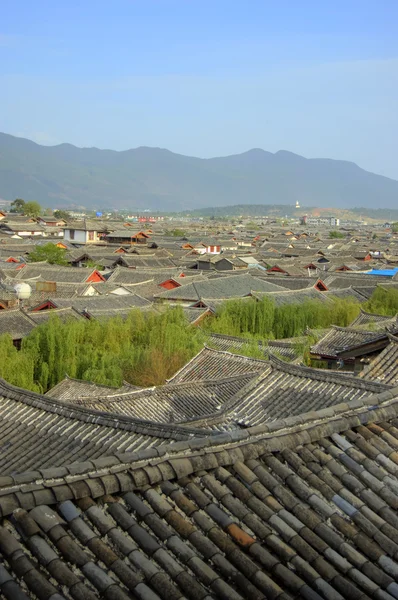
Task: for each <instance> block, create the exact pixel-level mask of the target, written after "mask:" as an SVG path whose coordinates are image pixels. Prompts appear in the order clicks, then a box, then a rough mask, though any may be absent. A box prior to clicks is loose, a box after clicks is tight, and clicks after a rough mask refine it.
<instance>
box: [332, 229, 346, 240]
mask: <svg viewBox="0 0 398 600" xmlns="http://www.w3.org/2000/svg"><path fill="white" fill-rule="evenodd" d="M329 237H330V238H332V239H342V238H345V234H344V233H343V232H342V231H337V229H334V230H333V231H330V232H329Z"/></svg>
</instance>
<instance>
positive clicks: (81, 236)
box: [62, 220, 107, 244]
mask: <svg viewBox="0 0 398 600" xmlns="http://www.w3.org/2000/svg"><path fill="white" fill-rule="evenodd" d="M62 229H63V232H64V240H65V242H73V243H75V244H76V243H78V244H95V243H98V242H101V241H103V240H104V237H105V235H106V233H107V231H106V227H105V225H104V224H102V223H100V222H95V221H86V220H85V221H80V222H76V223H69V224H67V225H65V226H64V227H63V228H62Z"/></svg>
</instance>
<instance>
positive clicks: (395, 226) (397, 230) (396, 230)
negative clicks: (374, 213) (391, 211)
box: [391, 221, 398, 233]
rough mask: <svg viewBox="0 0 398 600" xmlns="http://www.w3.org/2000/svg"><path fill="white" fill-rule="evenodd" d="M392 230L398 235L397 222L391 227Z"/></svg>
mask: <svg viewBox="0 0 398 600" xmlns="http://www.w3.org/2000/svg"><path fill="white" fill-rule="evenodd" d="M391 230H392V231H393V232H394V233H398V221H396V222H395V223H392V225H391Z"/></svg>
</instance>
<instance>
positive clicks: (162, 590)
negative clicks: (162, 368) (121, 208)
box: [0, 231, 398, 600]
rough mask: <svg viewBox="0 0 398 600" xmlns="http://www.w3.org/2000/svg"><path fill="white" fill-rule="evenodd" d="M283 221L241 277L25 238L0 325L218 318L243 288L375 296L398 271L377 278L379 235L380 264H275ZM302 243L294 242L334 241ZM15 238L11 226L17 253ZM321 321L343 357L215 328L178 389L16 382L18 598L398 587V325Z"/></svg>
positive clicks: (203, 599) (6, 503) (12, 416)
mask: <svg viewBox="0 0 398 600" xmlns="http://www.w3.org/2000/svg"><path fill="white" fill-rule="evenodd" d="M271 235H272V239H270V240H268V241H267V240H265V239H263V238H261V239H260V240H253V241H252V244H253V245H252V246H250V252H248V251H247V248H246V250H245V252H244V253H243V252H242V253H241V252H236V253H235V257H231V261H233V260H235V259H236V258H237V257H238V256H240V257H241V258H244V257H248V258H251V259H253V258H254V260H255V261H257V264H258V265H260V266H255V267H253V266H248V265H249V264H253V263H250V260H249V261H248V262H247V263H246V266H245V267H242V266H237V265H235V266H234V268H231V269H227V270H226V271H222V270H221V269H220V270H218V269H217V268H215V265H216V264H217V261H214V256H210V255H209V254H208V253H207V252H206V253H205V254H203V255H198V254H195V253H192V250H191V251H188V252H187V253H185V254H182V252H181V253H180V254H179V253H178V252H176V255H175V256H174V255H173V253H172V252H171V251H170V254H169V248H167V253H168V254H169V256H164V257H163V258H167V260H172V261H173V262H177V263H178V265H174V266H173V267H172V268H171V267H170V266H168V267H167V268H164V267H163V266H162V267H158V266H153V267H148V266H145V267H140V266H139V265H134V264H127V263H126V264H122V263H120V261H119V262H118V263H117V264H116V266H113V267H112V266H109V265H108V266H106V268H105V269H104V270H100V269H94V268H93V269H91V268H84V267H81V268H74V267H72V266H70V267H57V266H50V265H47V264H43V263H40V264H32V263H29V259H28V257H29V248H28V247H29V246H31V245H33V244H30V243H27V241H24V243H23V244H21V245H19V246H18V247H19V248H21V249H22V248H24V251H22V250H20V252H19V253H16V252H13V253H12V256H14V255H15V254H16V256H15V258H16V259H17V261H16V262H6V261H7V259H5V260H4V261H3V263H1V264H0V273H1V278H2V284H1V286H0V305H3V308H2V309H1V310H0V333H3V332H4V331H9V332H13V337H14V340H15V341H16V342H17V341H18V340H19V339H21V337H23V336H24V335H27V334H28V333H29V331H31V330H32V328H33V327H35V326H36V325H37V324H38V323H40V322H43V320H45V319H47V318H48V316H49V314H54V313H57V314H59V315H60V316H62V318H64V317H65V318H67V316H68V317H69V318H70V317H71V315H73V318H78V319H84V318H101V317H103V316H109V315H112V314H121V315H123V314H127V311H129V310H131V307H133V306H136V307H139V308H140V309H142V310H162V307H163V306H164V304H167V305H168V304H176V303H180V304H182V306H183V307H184V311H185V313H186V316H187V322H189V323H191V325H198V324H200V320H201V319H202V318H205V315H206V314H209V313H212V312H216V311H217V309H218V307H219V306H220V304H221V303H222V302H223V301H224V300H225V299H226V298H241V299H244V298H248V297H254V298H257V299H261V298H262V297H263V296H264V295H269V296H270V297H272V298H274V299H275V302H276V303H286V302H293V300H290V298H294V302H295V303H297V302H298V301H300V298H303V299H305V298H308V297H310V298H312V297H314V298H322V301H323V302H331V298H332V297H334V296H336V297H354V298H356V299H357V301H358V302H364V301H365V300H366V299H368V298H369V297H370V295H371V293H372V292H373V291H374V289H375V288H376V286H387V288H388V287H394V286H395V285H397V284H396V283H394V279H393V277H389V278H387V279H386V277H385V276H380V277H378V276H375V275H372V274H370V273H368V272H367V271H369V270H370V269H372V267H373V266H375V265H376V266H378V265H385V264H386V261H387V260H389V259H388V258H386V256H390V257H391V256H393V253H392V252H391V253H390V254H388V255H387V254H385V248H384V247H383V248H384V250H382V246H378V248H379V250H371V246H370V240H371V239H372V237H371V236H368V237H369V252H371V251H372V252H376V251H380V252H381V255H380V258H375V257H372V258H371V259H366V260H365V259H359V258H357V261H358V263H357V264H359V267H358V268H355V269H347V270H342V271H337V270H333V268H332V267H329V269H327V268H325V269H323V268H322V267H319V266H318V265H322V264H323V265H335V264H336V262H338V260H334V259H335V257H336V255H337V256H338V252H339V249H338V246H335V247H334V252H335V254H333V248H329V249H327V248H324V251H322V252H321V253H319V250H317V249H316V247H315V246H314V248H311V247H310V248H305V249H306V250H311V251H312V255H311V258H310V257H309V255H306V257H305V261H304V262H307V263H308V264H309V263H310V262H311V263H316V265H317V266H316V268H315V270H314V269H310V268H309V267H308V266H307V267H306V268H307V270H308V269H309V270H310V276H308V275H307V277H304V276H302V274H300V275H299V274H296V275H295V274H293V273H290V274H289V273H288V272H285V273H281V271H277V270H275V269H273V266H274V265H270V258H269V257H268V256H267V257H266V258H265V257H264V254H266V253H267V251H266V250H264V248H267V246H266V245H264V244H269V247H273V246H274V247H276V248H274V250H269V252H268V253H271V252H272V253H275V251H276V252H277V253H278V256H276V255H275V258H276V260H275V264H277V263H278V264H279V263H280V264H282V265H283V264H285V265H286V264H287V262H286V258H285V257H283V256H281V254H282V252H281V248H278V246H277V240H278V239H280V238H281V237H282V235H284V233H283V232H282V231H279V232H278V231H274V232H270V233H269V237H271ZM154 237H156V236H154ZM160 237H161V236H158V238H159V239H158V241H160ZM242 237H244V236H242ZM295 237H298V240H291V239H290V238H289V236H286V238H287V239H285V244H286V245H285V248H286V246H291V248H290V250H292V249H293V248H294V243H296V244H297V242H299V243H298V244H297V247H298V249H301V250H304V248H302V247H301V246H303V245H304V244H305V245H306V246H311V244H315V242H314V240H311V239H309V238H308V237H307V238H305V242H303V241H301V242H300V239H301V240H302V239H303V238H300V236H295ZM310 237H311V236H310ZM314 238H315V236H314ZM364 238H365V235H364ZM325 239H326V238H325ZM272 240H274V243H272ZM158 241H157V242H156V244H157V245H158V248H149V247H148V242H146V243H145V244H143V246H142V249H141V248H139V249H138V250H137V248H136V247H133V246H131V247H130V246H129V247H123V251H120V246H118V247H117V248H116V247H114V248H113V247H112V246H111V245H109V246H107V248H106V250H107V253H109V254H113V255H115V256H116V259H117V257H119V258H120V257H122V258H123V259H125V260H126V259H127V258H128V257H132V261H131V262H132V263H133V261H134V257H138V258H141V257H148V256H150V253H149V250H151V251H153V256H156V252H159V251H162V252H163V253H164V254H165V253H166V247H164V248H162V246H161V244H158ZM213 241H215V242H216V241H217V239H215V240H213ZM328 241H329V240H328ZM366 241H367V238H366V239H363V240H362V241H357V242H355V243H356V244H358V245H359V247H362V245H365V244H366ZM180 242H183V243H185V241H182V240H179V241H178V242H176V246H178V245H179V243H180ZM14 243H15V244H19V243H20V241H17V242H11V243H8V242H7V243H4V244H3V243H2V242H1V240H0V253H1V254H0V257H1V258H4V256H5V255H6V254H7V251H8V249H9V248H10V247H11V246H12V245H13V244H14ZM54 243H55V242H54ZM351 243H352V242H351V241H350V240H345V242H344V245H347V244H351ZM372 243H373V241H372ZM137 245H138V244H137ZM215 245H216V244H213V248H214V246H215ZM323 245H325V244H323ZM4 247H6V252H4V253H3V249H4ZM93 248H94V246H93ZM392 248H393V241H391V240H389V250H392ZM76 250H78V251H79V252H80V251H81V250H82V249H76V248H75V249H73V248H71V247H68V249H67V252H68V254H69V255H70V256H71V255H73V253H75V251H76ZM179 250H181V248H179ZM184 250H187V249H186V248H185V249H184ZM141 251H142V254H140V252H141ZM343 251H344V252H346V251H347V250H346V249H343ZM84 252H86V253H87V256H89V255H90V252H91V247H90V249H87V248H84ZM188 253H189V254H190V256H189V260H186V258H187V254H188ZM93 254H95V252H94V253H93ZM90 256H91V255H90ZM104 256H105V255H104ZM176 256H179V258H178V260H177V259H176ZM218 256H219V258H220V257H223V256H224V252H223V253H221V254H220V255H218ZM125 257H126V258H125ZM317 257H319V258H321V257H323V258H322V260H324V259H326V261H328V262H323V263H318V262H317V261H316V258H317ZM241 258H239V260H241ZM296 258H298V257H296ZM332 258H333V260H332ZM202 259H203V260H207V261H208V263H209V264H210V267H209V268H199V267H198V263H199V262H200V260H202ZM90 260H91V259H90ZM157 260H160V257H158V259H157ZM183 260H184V261H185V260H186V262H181V261H183ZM361 260H363V264H365V262H366V263H370V269H369V268H367V269H366V270H365V269H362V268H361V266H362V263H361V262H360V261H361ZM83 262H84V261H83ZM243 262H244V261H243ZM263 262H264V265H262V264H260V263H263ZM344 262H347V261H344ZM295 264H296V265H298V264H300V265H301V258H300V259H299V260H297V261H295ZM4 265H8V266H4ZM71 265H72V263H71ZM189 265H191V266H192V265H196V267H194V268H191V266H189ZM261 266H264V268H260V267H261ZM3 267H4V268H3ZM297 268H300V269H301V268H302V267H301V266H299V267H297ZM331 268H332V270H330V269H331ZM286 271H288V268H286ZM321 271H323V272H321ZM68 273H69V274H70V275H68ZM97 273H99V274H100V275H101V277H102V279H101V277H100V278H99V280H95V279H96V277H97V275H96V274H97ZM93 274H94V276H93ZM68 278H69V279H68ZM88 279H90V281H88ZM21 280H22V281H25V282H28V283H29V285H31V287H32V290H33V293H32V296H31V298H30V300H29V302H28V303H27V304H26V305H25V306H23V307H21V306H18V307H17V306H15V304H14V303H13V296H12V291H11V289H12V284H13V282H15V281H21ZM36 282H38V283H39V285H38V286H37V287H36ZM41 284H52V285H51V286H50V285H49V286H48V287H47V288H46V285H41ZM2 294H3V296H2ZM7 294H8V295H7ZM13 328H14V329H13ZM306 335H312V336H315V337H316V342H315V343H314V345H313V346H312V348H311V353H312V355H313V357H314V358H320V359H323V360H326V361H328V362H329V366H330V367H332V368H330V369H317V368H312V367H306V366H303V365H302V364H301V361H300V357H298V356H297V352H296V346H297V339H292V340H276V341H269V342H259V350H260V352H261V353H262V358H256V359H255V358H249V357H247V356H244V355H243V354H242V348H243V346H244V345H245V343H246V341H245V340H244V339H241V338H236V337H231V336H224V335H219V334H213V335H212V336H210V342H209V345H207V346H205V347H204V348H203V349H202V350H201V351H200V352H199V353H198V354H197V355H196V356H195V357H194V358H193V359H192V360H190V361H189V362H188V363H187V364H186V365H184V366H183V367H182V368H181V369H180V370H179V371H178V372H177V373H175V375H174V376H173V377H172V378H171V379H170V380H168V381H166V382H165V383H164V384H163V385H161V386H156V387H151V388H142V389H141V388H137V387H135V386H132V385H130V384H128V383H127V382H124V383H123V385H122V386H121V387H120V388H117V389H115V388H112V387H109V386H104V385H98V384H94V383H90V382H84V381H77V380H74V379H71V378H70V377H68V376H66V377H65V379H64V380H62V381H61V382H60V383H58V384H57V385H56V386H55V387H54V388H52V389H51V390H49V391H48V392H47V394H45V395H42V394H37V393H34V392H28V391H26V390H22V389H19V388H15V387H13V386H11V385H10V384H8V383H6V382H5V381H0V522H1V525H0V595H2V596H3V597H5V598H11V599H17V600H18V599H26V598H33V599H39V600H61V599H70V598H73V599H75V598H76V599H86V598H87V599H94V598H105V599H109V600H113V599H117V600H118V599H121V600H127V599H128V598H141V599H142V600H158V599H159V598H161V599H165V600H166V599H169V598H173V599H176V600H177V599H180V598H181V599H182V598H192V600H196V599H198V600H199V599H200V600H209V599H210V598H214V599H219V598H220V599H225V600H229V599H236V600H239V599H246V598H248V599H253V600H255V599H260V598H264V599H265V598H279V599H281V600H288V599H289V598H308V599H309V600H312V599H314V600H315V599H327V600H329V599H330V600H335V599H343V598H353V599H358V600H362V599H367V598H375V599H382V600H391V599H392V598H398V516H397V509H398V337H397V336H398V323H397V320H396V318H395V317H394V318H392V317H385V316H383V315H372V314H369V313H367V312H365V311H364V310H362V311H361V313H360V315H359V317H358V318H357V319H355V321H354V322H352V323H351V324H350V326H349V327H347V328H341V327H332V328H330V329H329V330H327V331H322V332H314V331H312V332H308V331H306V332H303V338H305V336H306ZM341 361H343V362H344V368H340V362H341Z"/></svg>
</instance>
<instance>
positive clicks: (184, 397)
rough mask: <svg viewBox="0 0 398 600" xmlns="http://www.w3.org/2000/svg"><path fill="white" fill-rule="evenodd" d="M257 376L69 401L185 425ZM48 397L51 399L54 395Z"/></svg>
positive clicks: (114, 393) (94, 407) (117, 392)
mask: <svg viewBox="0 0 398 600" xmlns="http://www.w3.org/2000/svg"><path fill="white" fill-rule="evenodd" d="M255 374H256V373H255V372H251V373H250V372H249V373H244V374H240V375H234V376H232V377H226V378H223V379H216V380H214V381H212V380H209V379H206V381H195V382H193V381H189V382H186V383H177V384H168V385H163V386H158V387H153V388H145V389H137V390H133V391H132V390H131V389H128V388H127V389H125V390H122V389H121V390H112V391H108V393H106V392H105V391H103V390H102V389H99V392H100V393H99V395H98V397H95V396H94V394H95V390H91V389H90V394H89V396H88V397H85V396H84V390H83V394H82V395H79V396H73V397H72V396H71V395H70V394H68V397H67V399H68V401H69V402H70V403H72V404H76V405H78V406H84V407H85V408H87V409H90V410H98V411H101V412H107V413H113V414H118V415H124V416H127V417H133V418H137V419H147V420H148V419H149V420H150V421H152V422H153V423H166V424H167V423H184V422H186V421H189V420H191V419H195V418H199V417H201V416H202V415H205V414H208V413H209V412H213V411H215V410H217V409H218V408H219V407H220V406H222V405H223V403H224V402H227V401H228V400H229V399H230V398H231V397H232V396H234V395H235V394H236V393H237V392H238V391H239V390H240V389H241V388H243V387H244V386H245V385H246V384H247V383H248V382H249V381H251V380H252V379H253V377H254V376H255ZM79 389H80V388H79ZM55 391H56V392H57V390H55ZM76 391H79V390H78V389H76ZM47 395H48V396H51V391H50V392H49V393H48V394H47Z"/></svg>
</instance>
